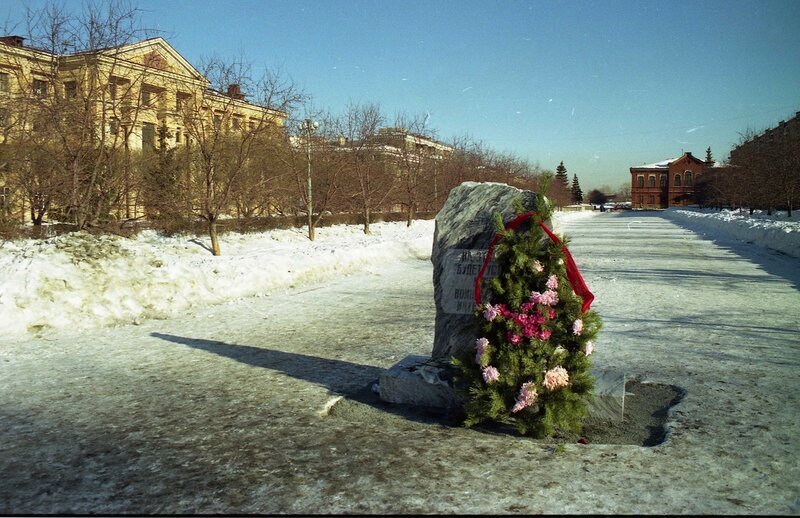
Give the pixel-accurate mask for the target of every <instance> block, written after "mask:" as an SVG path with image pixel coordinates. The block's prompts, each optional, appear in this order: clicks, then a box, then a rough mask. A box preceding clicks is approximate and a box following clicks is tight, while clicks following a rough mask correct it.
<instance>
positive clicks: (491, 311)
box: [483, 304, 500, 322]
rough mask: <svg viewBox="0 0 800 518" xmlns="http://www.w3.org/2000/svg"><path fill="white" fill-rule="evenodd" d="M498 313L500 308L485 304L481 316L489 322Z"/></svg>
mask: <svg viewBox="0 0 800 518" xmlns="http://www.w3.org/2000/svg"><path fill="white" fill-rule="evenodd" d="M499 315H500V308H499V307H497V306H492V305H491V304H486V309H485V310H484V311H483V318H485V319H486V320H488V321H489V322H491V321H492V320H494V319H495V318H497V317H498V316H499Z"/></svg>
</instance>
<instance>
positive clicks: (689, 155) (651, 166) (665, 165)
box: [631, 151, 721, 170]
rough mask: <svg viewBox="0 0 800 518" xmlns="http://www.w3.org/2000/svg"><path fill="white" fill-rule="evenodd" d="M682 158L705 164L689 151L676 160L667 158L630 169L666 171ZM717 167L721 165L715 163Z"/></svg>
mask: <svg viewBox="0 0 800 518" xmlns="http://www.w3.org/2000/svg"><path fill="white" fill-rule="evenodd" d="M684 157H685V158H687V159H689V160H694V161H695V162H700V163H703V164H705V163H706V162H704V161H703V160H700V159H699V158H697V157H696V156H694V155H692V153H691V151H686V152H685V153H684V154H682V155H681V156H679V157H676V158H668V159H666V160H662V161H660V162H655V163H653V164H645V165H639V166H633V167H631V169H637V170H639V169H653V170H662V169H663V170H666V169H669V166H670V164H672V163H673V162H677V161H678V160H680V159H681V158H684ZM719 165H721V164H718V163H716V162H715V163H714V166H715V167H718V166H719Z"/></svg>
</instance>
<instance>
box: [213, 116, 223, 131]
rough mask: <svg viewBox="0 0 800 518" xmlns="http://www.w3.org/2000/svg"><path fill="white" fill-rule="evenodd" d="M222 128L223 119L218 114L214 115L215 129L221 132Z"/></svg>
mask: <svg viewBox="0 0 800 518" xmlns="http://www.w3.org/2000/svg"><path fill="white" fill-rule="evenodd" d="M221 127H222V117H220V116H219V115H218V114H216V113H215V114H214V129H215V130H219V129H220V128H221Z"/></svg>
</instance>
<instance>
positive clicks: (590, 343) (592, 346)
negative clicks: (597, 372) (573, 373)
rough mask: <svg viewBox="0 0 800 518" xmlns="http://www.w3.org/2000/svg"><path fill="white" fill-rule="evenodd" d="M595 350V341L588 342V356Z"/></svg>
mask: <svg viewBox="0 0 800 518" xmlns="http://www.w3.org/2000/svg"><path fill="white" fill-rule="evenodd" d="M593 351H594V342H586V356H589V355H590V354H592V352H593Z"/></svg>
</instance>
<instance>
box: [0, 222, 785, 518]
mask: <svg viewBox="0 0 800 518" xmlns="http://www.w3.org/2000/svg"><path fill="white" fill-rule="evenodd" d="M563 230H564V231H565V232H566V233H567V234H568V235H569V236H571V238H572V245H571V250H572V252H573V255H574V256H575V258H576V260H577V262H578V265H579V266H580V267H581V269H582V271H583V273H584V275H585V277H586V279H587V282H588V284H589V286H590V287H591V288H592V290H593V291H594V292H595V294H596V296H597V300H596V303H595V306H594V307H595V308H596V309H597V310H598V311H599V312H600V313H601V315H602V316H603V318H604V320H605V323H606V327H605V331H604V332H603V333H602V334H601V337H600V339H599V340H598V349H597V352H596V353H595V356H594V359H595V362H596V363H597V364H598V365H600V366H603V367H608V368H615V369H620V370H624V371H625V372H626V373H628V374H629V375H631V376H640V377H642V378H643V379H644V381H651V382H658V383H666V384H674V385H678V386H680V387H682V388H684V389H685V390H686V397H685V398H684V399H683V401H682V402H681V403H680V404H679V405H678V406H676V407H675V408H674V409H673V413H672V415H671V420H670V434H669V436H668V438H667V441H666V442H665V443H664V444H662V445H660V446H657V447H653V448H644V447H638V446H615V445H602V444H589V445H580V444H568V445H566V446H565V448H564V449H563V451H562V450H561V449H556V448H554V447H553V446H552V445H549V444H543V443H540V442H536V441H532V440H530V439H525V438H518V437H512V436H505V435H499V434H489V433H485V432H480V431H477V430H467V429H463V428H452V427H448V426H443V425H436V424H431V423H428V422H422V421H414V420H408V419H402V418H399V417H397V416H380V415H379V414H378V413H377V411H376V413H375V416H376V419H375V420H374V422H372V423H370V422H366V423H365V422H364V421H363V420H362V421H357V422H356V421H348V420H347V419H342V418H338V417H336V416H332V415H328V414H327V412H326V408H329V407H330V403H331V402H332V400H333V399H334V398H336V397H338V396H342V395H343V396H345V397H348V396H349V395H350V394H352V393H354V391H357V390H359V389H361V388H362V387H364V386H365V385H366V384H368V383H369V382H370V381H372V380H374V379H376V378H377V375H378V373H379V372H380V369H384V368H388V367H389V366H391V365H393V364H394V363H395V362H396V361H397V360H398V359H400V358H402V357H404V356H405V355H407V354H428V353H429V352H430V349H431V346H432V340H433V321H434V307H433V293H432V286H431V267H430V263H429V262H428V261H427V260H419V259H414V258H413V257H411V256H408V257H405V258H403V259H402V260H400V261H395V262H388V263H382V264H380V265H376V266H375V267H373V268H372V269H371V270H367V271H363V272H357V273H352V274H351V275H347V276H343V277H340V278H338V279H335V280H333V281H331V282H327V283H325V284H324V285H323V284H317V285H314V284H308V285H305V286H298V287H296V288H292V289H289V290H288V292H287V293H284V294H272V295H268V296H263V297H259V298H243V299H239V300H235V301H232V302H230V303H226V304H222V305H217V306H214V307H200V308H198V307H194V308H187V309H186V310H185V311H184V312H183V314H181V315H179V316H177V317H175V318H170V319H165V320H149V321H145V322H143V323H142V324H141V325H138V326H137V325H124V326H118V327H106V328H101V329H95V330H86V331H81V332H78V331H77V330H76V331H74V332H69V331H63V332H60V333H58V334H56V333H47V334H46V335H43V337H42V338H20V339H18V340H14V339H9V338H6V339H4V341H2V342H0V471H2V473H3V479H2V482H0V513H21V514H30V513H57V514H64V513H128V514H130V513H134V514H149V513H224V514H232V513H295V514H309V513H469V514H473V513H478V514H489V513H498V514H505V513H551V514H552V513H581V514H586V513H660V514H663V513H685V514H695V513H697V514H800V467H798V463H797V458H798V450H800V446H798V439H800V434H799V433H798V432H799V431H800V424H798V419H797V415H798V389H799V388H800V378H798V376H797V370H798V367H800V352H799V351H800V327H799V325H798V319H797V315H798V309H797V308H798V307H800V292H799V291H798V289H800V273H798V272H800V268H798V260H797V259H793V258H790V257H787V256H784V255H780V254H777V253H774V252H770V251H767V250H763V249H755V248H753V247H746V246H743V247H742V248H735V247H734V248H725V247H721V246H719V245H717V244H715V243H712V242H711V241H707V240H703V239H701V238H700V237H698V236H697V235H696V234H694V233H692V232H691V231H688V230H686V229H683V228H681V227H679V226H677V225H676V224H674V223H672V222H670V221H668V220H666V219H664V218H663V217H661V216H660V215H658V214H656V213H639V214H603V215H595V216H594V217H587V218H581V219H576V220H571V221H566V222H564V225H563ZM387 425H390V426H387Z"/></svg>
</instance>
